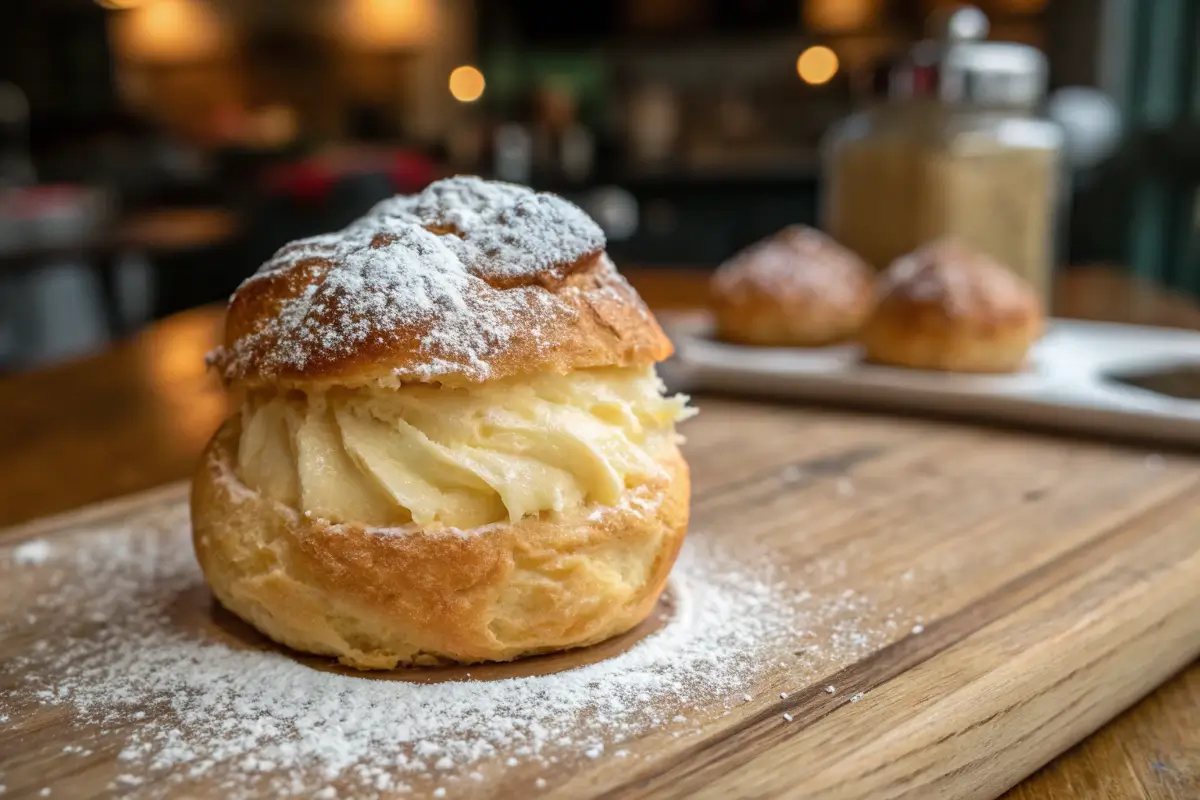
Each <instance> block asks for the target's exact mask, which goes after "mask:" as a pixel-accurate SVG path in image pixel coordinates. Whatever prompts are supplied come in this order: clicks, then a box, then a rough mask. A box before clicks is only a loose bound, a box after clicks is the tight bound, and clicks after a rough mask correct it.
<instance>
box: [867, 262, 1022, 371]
mask: <svg viewBox="0 0 1200 800" xmlns="http://www.w3.org/2000/svg"><path fill="white" fill-rule="evenodd" d="M878 288H879V299H878V302H877V304H876V306H875V311H874V313H873V314H872V315H871V317H870V319H869V320H867V323H866V325H865V326H864V327H863V330H862V332H861V334H860V335H859V340H860V341H861V342H862V345H863V347H864V350H865V353H866V358H867V360H868V361H872V362H874V363H878V364H891V365H895V366H901V367H915V368H918V369H932V370H947V371H952V372H993V373H995V372H1015V371H1017V370H1019V369H1021V367H1022V366H1023V365H1024V363H1025V357H1026V354H1027V353H1028V352H1029V348H1030V347H1031V346H1032V345H1033V343H1034V342H1036V341H1037V339H1038V337H1040V336H1041V333H1042V328H1043V324H1044V318H1043V311H1042V304H1041V301H1040V300H1039V299H1038V296H1037V293H1036V292H1035V291H1034V289H1033V286H1032V285H1030V284H1029V282H1028V281H1026V280H1025V279H1024V278H1022V277H1020V276H1019V275H1017V274H1016V273H1014V272H1013V271H1012V270H1009V269H1007V268H1005V267H1004V265H1002V264H1001V263H1000V262H998V261H996V260H994V259H993V258H991V257H990V256H987V255H984V254H983V253H980V252H977V251H975V250H971V249H969V248H967V247H965V246H963V245H961V244H958V243H956V242H953V241H949V240H946V241H939V242H934V243H933V244H930V245H927V246H925V247H923V248H921V249H919V250H916V251H914V252H913V253H910V254H908V255H906V256H902V257H900V258H898V259H896V261H895V262H893V263H892V265H891V266H889V267H888V268H887V270H885V271H884V273H883V274H882V275H881V276H880V279H879V287H878Z"/></svg>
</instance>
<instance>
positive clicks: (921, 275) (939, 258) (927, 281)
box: [878, 239, 1041, 320]
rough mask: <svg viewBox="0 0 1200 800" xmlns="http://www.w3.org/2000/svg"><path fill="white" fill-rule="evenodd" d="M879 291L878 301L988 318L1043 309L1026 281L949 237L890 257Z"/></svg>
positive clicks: (989, 258)
mask: <svg viewBox="0 0 1200 800" xmlns="http://www.w3.org/2000/svg"><path fill="white" fill-rule="evenodd" d="M878 292H879V301H880V302H881V303H886V302H894V301H901V302H905V303H911V304H920V305H926V306H938V307H940V308H941V309H942V311H943V312H944V313H945V314H947V315H948V316H963V317H977V318H979V319H980V320H988V319H995V318H998V317H1011V316H1019V315H1038V314H1040V313H1041V303H1040V302H1039V300H1038V298H1037V294H1036V293H1035V292H1034V289H1033V286H1032V285H1030V283H1029V282H1028V281H1026V280H1025V279H1024V278H1022V277H1021V276H1020V275H1018V274H1016V273H1015V272H1013V271H1012V270H1010V269H1008V268H1007V267H1005V266H1004V265H1003V264H1001V263H1000V262H999V261H997V260H996V259H994V258H992V257H991V256H989V255H986V254H985V253H981V252H979V251H978V250H974V249H971V248H969V247H967V246H965V245H963V244H962V243H960V242H957V241H955V240H952V239H942V240H938V241H935V242H932V243H931V244H928V245H926V246H924V247H922V248H920V249H918V250H914V251H913V252H911V253H909V254H907V255H904V256H901V257H900V258H898V259H896V260H895V261H893V262H892V263H891V265H890V266H889V267H888V268H887V269H886V270H884V272H883V274H882V275H881V276H880V278H879V284H878Z"/></svg>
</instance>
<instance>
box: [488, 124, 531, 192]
mask: <svg viewBox="0 0 1200 800" xmlns="http://www.w3.org/2000/svg"><path fill="white" fill-rule="evenodd" d="M492 152H493V159H494V161H495V163H494V164H493V166H492V171H493V172H494V173H495V175H496V177H497V178H499V179H500V180H502V181H510V182H512V183H529V182H530V180H531V179H532V177H533V138H532V137H531V136H530V135H529V131H528V130H526V128H525V126H524V125H521V124H519V123H516V122H505V123H503V124H501V125H499V126H497V127H496V132H495V135H494V138H493V145H492Z"/></svg>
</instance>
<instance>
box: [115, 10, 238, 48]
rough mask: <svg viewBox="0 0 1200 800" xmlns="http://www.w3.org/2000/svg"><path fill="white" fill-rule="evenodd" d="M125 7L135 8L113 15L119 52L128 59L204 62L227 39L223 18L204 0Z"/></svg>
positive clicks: (221, 46) (223, 44)
mask: <svg viewBox="0 0 1200 800" xmlns="http://www.w3.org/2000/svg"><path fill="white" fill-rule="evenodd" d="M122 2H127V0H122ZM123 7H125V8H133V10H132V11H130V12H129V13H128V14H121V15H119V16H116V17H113V26H114V33H115V38H116V49H117V52H118V53H119V54H120V55H121V57H122V58H125V59H128V60H132V61H141V62H155V63H183V62H197V61H203V60H204V59H207V58H211V57H212V56H213V55H214V54H215V53H217V52H219V51H220V50H221V49H222V48H223V47H224V46H225V44H226V40H227V39H228V32H227V31H226V29H225V26H224V23H223V21H222V19H221V17H220V16H219V15H218V14H217V12H216V11H214V10H213V7H212V6H210V5H209V4H208V3H205V2H202V0H154V2H152V3H139V4H135V5H133V6H130V5H128V4H127V5H125V6H123Z"/></svg>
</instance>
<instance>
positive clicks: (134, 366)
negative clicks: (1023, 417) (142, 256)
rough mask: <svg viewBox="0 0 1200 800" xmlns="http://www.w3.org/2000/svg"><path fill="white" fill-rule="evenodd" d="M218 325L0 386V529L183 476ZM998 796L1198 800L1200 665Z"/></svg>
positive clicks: (220, 403)
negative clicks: (205, 360)
mask: <svg viewBox="0 0 1200 800" xmlns="http://www.w3.org/2000/svg"><path fill="white" fill-rule="evenodd" d="M629 272H630V278H631V279H632V281H633V283H634V284H635V285H636V286H638V288H639V289H640V290H641V291H642V293H643V294H644V295H645V296H646V298H647V299H648V300H649V301H650V303H651V304H652V305H654V306H656V307H659V308H686V307H694V306H696V305H699V304H702V303H703V302H704V292H705V288H704V287H705V284H704V274H703V273H687V272H677V271H661V270H656V271H651V270H644V271H636V270H631V271H629ZM1059 297H1060V298H1061V306H1060V310H1061V311H1062V312H1064V313H1066V314H1069V315H1071V316H1078V317H1089V318H1107V319H1115V320H1120V321H1128V322H1139V323H1153V322H1170V323H1172V324H1175V325H1181V326H1187V327H1193V328H1197V329H1200V306H1197V305H1195V304H1193V303H1191V302H1190V301H1187V300H1184V299H1181V298H1178V297H1168V296H1165V295H1162V294H1161V293H1159V292H1156V291H1154V290H1151V289H1148V288H1145V287H1139V286H1135V285H1133V284H1131V283H1129V282H1128V281H1126V280H1125V279H1123V278H1121V277H1119V276H1117V275H1114V274H1113V273H1111V272H1108V271H1105V270H1099V269H1094V270H1079V271H1075V272H1071V273H1068V274H1067V275H1066V276H1065V277H1064V278H1063V280H1062V281H1061V283H1060V287H1059ZM221 323H222V311H221V309H218V308H201V309H197V310H195V311H191V312H187V313H184V314H180V315H178V316H176V317H173V318H170V319H168V320H166V321H165V322H163V323H161V324H159V325H156V326H155V327H153V328H151V329H150V330H148V331H146V332H144V333H143V334H141V335H139V336H137V337H135V338H133V339H131V340H129V341H126V342H124V343H122V344H120V345H118V346H117V347H115V348H113V349H112V350H110V351H109V352H107V353H104V354H101V355H99V356H96V357H92V358H88V359H84V360H81V361H78V362H75V363H71V364H67V365H63V366H60V367H56V368H54V369H50V370H46V371H42V372H34V373H30V374H26V375H20V376H16V377H13V378H9V379H6V380H4V381H2V382H0V419H3V420H4V424H3V426H0V455H2V456H3V458H0V525H7V524H13V523H17V522H20V521H23V520H28V519H31V518H34V517H38V516H42V515H46V514H50V513H54V512H58V511H62V510H65V509H69V508H73V507H77V506H81V505H84V504H87V503H90V502H94V501H98V500H101V499H105V498H108V497H113V496H116V495H121V494H125V493H128V492H133V491H137V490H140V489H145V488H148V487H151V486H155V485H158V484H161V483H164V482H167V481H171V480H176V479H179V478H183V477H186V476H187V475H188V474H189V473H190V471H191V469H192V467H193V465H194V463H195V460H196V457H197V454H198V453H199V452H200V450H201V448H202V447H203V445H204V442H205V441H206V440H207V438H208V436H209V435H210V433H211V432H212V430H214V429H215V428H216V427H217V425H218V423H219V422H220V420H221V419H223V418H224V417H225V415H226V414H227V412H228V404H227V401H226V399H225V397H224V395H223V393H222V391H221V389H220V387H219V386H218V385H217V383H216V381H215V380H213V379H212V378H211V376H208V375H206V374H205V372H204V368H203V355H204V353H205V352H206V351H207V350H208V349H210V348H211V347H212V346H213V345H214V343H215V342H216V341H217V339H218V337H219V333H220V327H221ZM1007 797H1009V798H1011V799H1012V800H1018V799H1019V800H1026V799H1029V800H1032V798H1069V797H1079V798H1127V797H1147V798H1180V800H1182V799H1183V798H1195V797H1200V664H1193V665H1192V666H1191V667H1190V668H1188V669H1186V670H1184V671H1183V672H1182V673H1181V674H1179V675H1178V676H1176V677H1175V678H1174V679H1172V680H1171V681H1170V682H1168V683H1167V684H1166V685H1164V686H1162V687H1161V688H1159V689H1158V690H1156V691H1155V692H1154V693H1152V694H1151V695H1150V696H1148V697H1146V698H1145V699H1144V700H1142V701H1141V702H1140V703H1138V704H1136V705H1135V706H1133V707H1132V708H1131V709H1130V710H1128V711H1126V712H1125V713H1124V714H1123V715H1122V716H1120V717H1118V718H1117V719H1116V720H1114V721H1113V722H1111V723H1110V724H1108V725H1107V726H1106V727H1104V728H1103V729H1101V730H1100V731H1099V732H1097V733H1096V734H1095V735H1093V736H1091V737H1090V738H1089V739H1087V740H1085V741H1084V742H1082V743H1081V744H1079V745H1077V746H1076V747H1074V748H1073V749H1071V750H1069V751H1067V752H1066V753H1064V754H1063V755H1062V756H1060V757H1058V758H1057V759H1055V760H1054V761H1053V762H1051V763H1050V764H1049V765H1048V766H1046V767H1044V768H1043V769H1042V770H1041V771H1039V772H1037V773H1036V774H1034V775H1033V776H1031V777H1030V778H1028V779H1027V780H1025V781H1024V782H1023V783H1021V784H1019V785H1018V786H1016V787H1015V788H1013V789H1012V790H1011V792H1010V793H1009V794H1008V795H1007Z"/></svg>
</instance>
